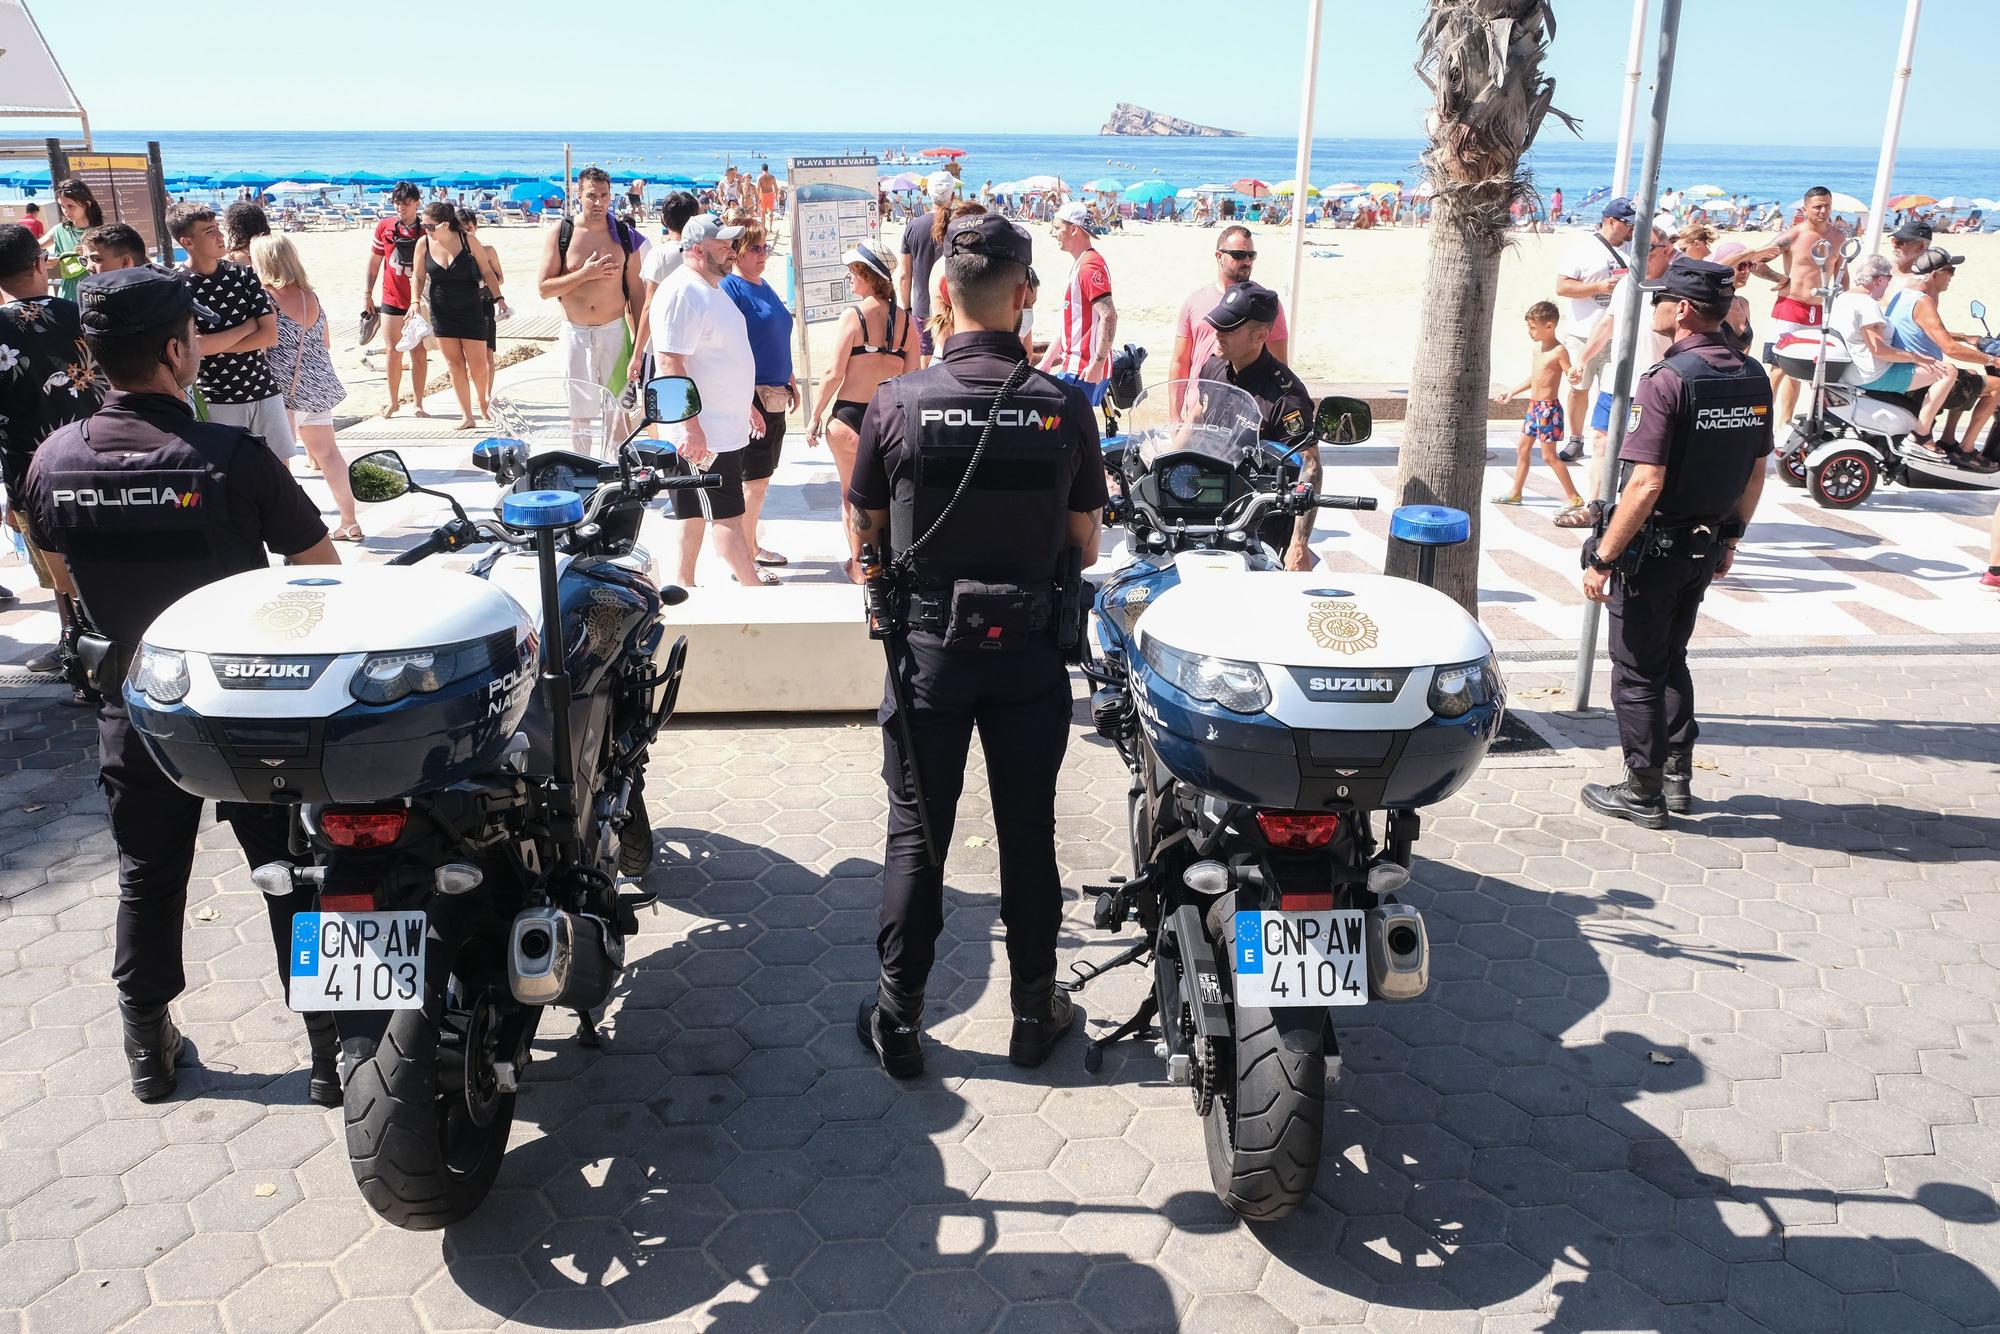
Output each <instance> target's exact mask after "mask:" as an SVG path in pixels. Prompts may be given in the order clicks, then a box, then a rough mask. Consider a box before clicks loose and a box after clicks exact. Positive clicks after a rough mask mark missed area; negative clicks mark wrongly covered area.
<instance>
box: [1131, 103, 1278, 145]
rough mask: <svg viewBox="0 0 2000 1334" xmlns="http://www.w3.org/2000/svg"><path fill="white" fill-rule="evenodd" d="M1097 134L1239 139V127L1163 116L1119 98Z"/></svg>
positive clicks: (1240, 135) (1240, 136)
mask: <svg viewBox="0 0 2000 1334" xmlns="http://www.w3.org/2000/svg"><path fill="white" fill-rule="evenodd" d="M1098 133H1099V134H1141V135H1153V136H1156V137H1158V136H1173V137H1177V138H1192V139H1241V138H1242V137H1243V131H1241V130H1218V129H1216V128H1215V127H1214V126H1213V125H1196V124H1195V123H1194V122H1193V121H1188V120H1180V119H1178V118H1177V117H1174V116H1163V115H1161V114H1160V113H1159V112H1157V111H1148V110H1146V108H1144V107H1135V106H1133V105H1132V104H1131V103H1130V102H1120V103H1119V104H1118V105H1117V106H1115V107H1113V108H1112V109H1111V119H1110V120H1107V121H1105V122H1104V128H1103V129H1101V130H1099V131H1098Z"/></svg>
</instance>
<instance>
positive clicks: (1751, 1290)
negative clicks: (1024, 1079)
mask: <svg viewBox="0 0 2000 1334" xmlns="http://www.w3.org/2000/svg"><path fill="white" fill-rule="evenodd" d="M1417 885H1422V886H1425V889H1424V890H1422V891H1418V890H1417V889H1416V886H1417ZM1404 897H1405V899H1406V901H1410V902H1413V903H1415V904H1416V905H1417V906H1419V907H1420V908H1423V909H1424V910H1425V912H1426V916H1427V918H1428V921H1429V924H1430V926H1431V931H1432V941H1433V960H1432V979H1433V980H1432V991H1431V994H1430V995H1429V997H1427V998H1426V1000H1424V1001H1421V1002H1418V1003H1415V1004H1411V1005H1405V1006H1400V1007H1397V1006H1370V1007H1369V1008H1368V1010H1366V1011H1364V1012H1363V1013H1362V1016H1361V1018H1362V1023H1360V1024H1356V1025H1353V1026H1351V1027H1348V1028H1346V1029H1345V1030H1344V1031H1343V1032H1342V1035H1341V1036H1342V1045H1343V1048H1344V1052H1345V1055H1346V1059H1347V1067H1346V1070H1345V1071H1344V1072H1343V1076H1342V1078H1341V1080H1340V1082H1339V1084H1338V1085H1337V1086H1336V1088H1335V1090H1334V1092H1333V1095H1332V1098H1331V1101H1330V1103H1329V1106H1328V1120H1327V1131H1328V1134H1327V1142H1326V1150H1325V1158H1324V1160H1323V1162H1322V1165H1321V1170H1320V1180H1319V1185H1318V1187H1317V1189H1316V1192H1315V1193H1316V1196H1317V1198H1316V1199H1315V1200H1314V1201H1313V1202H1312V1204H1311V1205H1310V1206H1309V1207H1308V1208H1307V1209H1305V1210H1302V1211H1301V1212H1300V1213H1298V1214H1296V1215H1294V1216H1293V1217H1292V1218H1290V1219H1287V1220H1284V1221H1282V1222H1279V1223H1275V1224H1268V1225H1259V1226H1257V1227H1255V1228H1254V1229H1253V1230H1254V1232H1255V1234H1256V1236H1257V1238H1258V1239H1259V1240H1260V1241H1261V1242H1263V1243H1264V1245H1265V1246H1266V1247H1267V1248H1268V1249H1269V1250H1270V1252H1271V1254H1272V1255H1273V1256H1275V1257H1277V1258H1279V1259H1280V1260H1282V1261H1283V1262H1285V1263H1286V1264H1288V1265H1290V1266H1291V1267H1293V1268H1295V1269H1296V1270H1297V1271H1298V1272H1299V1273H1300V1274H1302V1275H1304V1276H1305V1277H1307V1278H1308V1279H1310V1280H1312V1281H1313V1282H1315V1283H1318V1284H1321V1285H1323V1286H1324V1287H1325V1288H1326V1289H1327V1290H1328V1294H1327V1298H1326V1307H1325V1310H1324V1311H1323V1312H1322V1313H1321V1314H1322V1315H1323V1317H1324V1318H1325V1319H1326V1320H1327V1321H1328V1322H1329V1323H1331V1322H1333V1321H1335V1320H1346V1319H1353V1318H1355V1314H1354V1304H1355V1303H1358V1302H1363V1301H1366V1302H1374V1303H1379V1304H1381V1305H1385V1306H1391V1307H1398V1308H1404V1309H1413V1310H1452V1311H1456V1310H1463V1309H1466V1308H1473V1309H1479V1310H1484V1311H1485V1312H1487V1313H1488V1314H1495V1313H1501V1312H1543V1313H1547V1314H1549V1315H1551V1316H1553V1317H1554V1320H1555V1322H1556V1325H1555V1327H1557V1328H1563V1329H1657V1328H1661V1327H1667V1326H1672V1325H1673V1323H1674V1321H1675V1320H1676V1319H1681V1320H1684V1321H1687V1322H1690V1327H1693V1326H1695V1325H1702V1324H1703V1322H1712V1323H1713V1327H1715V1328H1723V1327H1734V1326H1733V1325H1731V1324H1730V1322H1731V1320H1732V1319H1734V1318H1735V1316H1739V1315H1740V1316H1748V1317H1750V1318H1751V1319H1752V1320H1756V1321H1760V1322H1763V1323H1766V1324H1768V1325H1770V1327H1772V1328H1779V1329H1813V1330H1826V1329H1840V1328H1857V1329H1859V1328H1867V1329H1889V1328H1918V1327H1928V1326H1929V1325H1934V1324H1943V1323H1948V1321H1949V1320H1959V1321H1966V1322H1969V1323H1983V1322H1984V1321H1988V1320H1993V1319H1996V1318H2000V1290H1997V1289H1996V1288H1995V1287H1994V1285H1993V1282H1992V1280H1991V1278H1989V1277H1988V1276H1987V1275H1985V1274H1984V1273H1982V1272H1981V1271H1980V1270H1979V1269H1978V1268H1976V1267H1975V1266H1974V1265H1972V1264H1970V1263H1968V1262H1967V1261H1965V1260H1962V1259H1959V1258H1958V1257H1956V1256H1953V1255H1951V1254H1948V1253H1946V1252H1945V1251H1944V1250H1943V1249H1941V1248H1940V1247H1938V1246H1935V1245H1933V1244H1931V1243H1930V1242H1928V1241H1926V1240H1924V1239H1923V1237H1924V1234H1925V1233H1926V1232H1927V1231H1932V1230H1937V1231H1938V1232H1939V1235H1940V1236H1941V1235H1942V1233H1941V1229H1934V1228H1927V1227H1925V1226H1922V1225H1920V1224H1912V1225H1910V1226H1907V1227H1905V1226H1903V1225H1902V1224H1901V1222H1900V1221H1899V1220H1901V1219H1911V1220H1915V1219H1918V1218H1919V1217H1920V1216H1921V1215H1923V1214H1926V1213H1928V1214H1931V1215H1933V1216H1936V1217H1940V1218H1945V1219H1951V1220H1955V1221H1962V1222H1963V1221H1972V1222H1982V1221H1989V1220H1993V1219H1995V1218H1996V1217H2000V1214H1996V1210H1995V1206H1994V1202H1993V1200H1992V1199H1991V1198H1990V1197H1989V1196H1988V1195H1987V1194H1986V1193H1985V1192H1983V1191H1981V1190H1978V1189H1974V1188H1971V1187H1966V1186H1951V1185H1943V1184H1929V1185H1925V1186H1921V1187H1919V1188H1918V1189H1917V1190H1916V1191H1915V1192H1914V1198H1912V1196H1910V1195H1899V1194H1895V1193H1884V1192H1881V1191H1866V1190H1863V1191H1847V1190H1837V1189H1834V1188H1832V1187H1830V1186H1825V1185H1822V1184H1820V1183H1819V1182H1817V1181H1815V1180H1814V1179H1813V1178H1811V1177H1809V1176H1807V1175H1806V1174H1804V1173H1801V1172H1796V1171H1792V1170H1790V1169H1789V1168H1776V1167H1761V1168H1757V1169H1755V1170H1753V1171H1749V1172H1743V1173H1741V1176H1742V1177H1744V1178H1748V1179H1754V1180H1756V1181H1758V1182H1766V1181H1773V1180H1778V1179H1780V1178H1782V1179H1783V1180H1784V1181H1785V1183H1786V1184H1784V1185H1773V1184H1732V1181H1731V1173H1732V1170H1733V1169H1736V1168H1738V1167H1739V1165H1738V1164H1735V1163H1732V1162H1731V1161H1729V1160H1728V1159H1726V1158H1724V1157H1722V1156H1721V1155H1719V1154H1716V1153H1714V1152H1711V1151H1709V1150H1706V1149H1700V1148H1694V1147H1691V1146H1689V1145H1687V1144H1684V1143H1683V1142H1682V1141H1681V1140H1679V1139H1676V1138H1671V1137H1670V1136H1672V1135H1677V1134H1678V1133H1679V1128H1680V1124H1681V1122H1680V1115H1681V1112H1682V1111H1683V1110H1691V1109H1696V1108H1710V1109H1714V1108H1722V1107H1727V1106H1728V1105H1729V1103H1730V1101H1731V1096H1732V1090H1731V1081H1730V1080H1729V1079H1728V1077H1725V1076H1722V1075H1720V1074H1713V1073H1711V1071H1710V1070H1709V1068H1708V1064H1707V1062H1706V1060H1705V1059H1704V1057H1703V1056H1702V1055H1701V1054H1700V1052H1699V1050H1689V1049H1688V1048H1686V1047H1682V1046H1670V1045H1664V1044H1662V1043H1660V1042H1658V1041H1657V1040H1649V1039H1648V1038H1646V1037H1644V1036H1641V1035H1640V1034H1639V1033H1636V1032H1632V1031H1628V1030H1627V1029H1625V1028H1624V1027H1621V1018H1622V1015H1623V1014H1624V1013H1626V1012H1630V1013H1633V1014H1634V1016H1635V1018H1636V1017H1639V1016H1643V1015H1644V1013H1645V1011H1646V1009H1647V1006H1648V996H1647V995H1646V989H1645V988H1644V987H1643V981H1644V979H1645V977H1646V972H1645V968H1646V967H1647V965H1639V966H1637V967H1636V968H1634V969H1633V970H1631V971H1630V973H1629V975H1628V970H1627V969H1626V968H1625V967H1624V965H1623V964H1622V963H1621V965H1620V967H1619V970H1618V971H1619V978H1618V981H1617V982H1616V983H1615V984H1614V982H1613V980H1612V975H1611V971H1610V969H1609V964H1610V962H1611V960H1612V959H1613V958H1614V957H1616V956H1618V954H1619V953H1620V951H1621V949H1622V948H1623V946H1624V945H1625V944H1626V943H1627V941H1628V940H1629V941H1633V942H1634V943H1637V942H1639V941H1643V944H1644V945H1645V949H1644V951H1643V953H1644V954H1646V955H1648V956H1651V957H1652V958H1656V959H1658V958H1667V959H1677V960H1680V961H1682V962H1693V963H1700V964H1707V965H1711V966H1714V967H1718V968H1723V969H1732V968H1734V967H1735V965H1736V963H1737V962H1738V961H1740V960H1741V959H1742V958H1744V957H1746V956H1743V955H1741V954H1739V953H1737V952H1734V951H1727V950H1722V949H1719V948H1715V947H1695V948H1684V947H1682V946H1680V945H1679V944H1677V943H1676V942H1673V941H1667V940H1662V939H1659V938H1658V937H1644V936H1627V935H1626V934H1624V933H1622V932H1621V933H1617V934H1605V933H1602V932H1600V931H1597V930H1595V929H1594V928H1593V929H1591V930H1586V929H1585V922H1584V921H1583V919H1585V918H1587V917H1590V916H1592V915H1593V914H1596V913H1600V912H1601V911H1602V910H1603V907H1604V900H1605V898H1606V896H1605V895H1604V894H1602V893H1593V894H1591V895H1588V896H1586V895H1581V894H1562V893H1549V892H1545V891H1541V890H1537V889H1533V888H1530V887H1528V886H1524V885H1521V884H1517V883H1512V882H1509V881H1506V880H1504V879H1498V878H1494V877H1474V876H1473V875H1471V874H1470V873H1468V872H1465V871H1462V870H1459V869H1457V868H1452V867H1445V866H1441V865H1439V864H1436V863H1431V864H1428V865H1425V864H1423V863H1420V864H1419V866H1418V868H1417V874H1416V877H1415V880H1414V882H1413V886H1412V889H1411V891H1409V892H1407V893H1406V894H1405V895H1404ZM1620 898H1621V899H1622V906H1623V907H1624V908H1626V909H1627V910H1628V912H1629V913H1632V914H1634V915H1636V914H1637V913H1638V912H1640V911H1642V910H1643V909H1644V908H1646V907H1648V906H1650V903H1651V901H1650V900H1649V899H1648V898H1647V897H1646V896H1644V895H1641V894H1635V893H1631V892H1629V891H1628V892H1625V893H1624V894H1622V895H1621V896H1620ZM1751 957H1757V956H1751ZM1763 957H1769V956H1763ZM1635 980H1636V981H1639V982H1640V983H1641V986H1640V987H1636V988H1635V987H1634V986H1633V985H1632V984H1633V982H1634V981H1635ZM1614 999H1615V1001H1616V1003H1615V1005H1614V1004H1610V1003H1611V1002H1613V1001H1614ZM1607 1006H1609V1008H1611V1009H1615V1010H1616V1011H1618V1012H1619V1013H1614V1014H1604V1013H1600V1011H1603V1010H1605V1009H1606V1008H1607ZM1634 1026H1635V1027H1638V1026H1643V1020H1642V1021H1641V1022H1640V1023H1639V1024H1635V1025H1634ZM1749 1041H1750V1039H1748V1038H1747V1037H1744V1036H1743V1035H1741V1034H1736V1033H1728V1034H1724V1035H1722V1037H1721V1038H1719V1039H1718V1038H1717V1037H1715V1036H1712V1035H1711V1036H1707V1037H1701V1038H1697V1039H1696V1042H1697V1045H1698V1047H1700V1046H1706V1047H1707V1048H1708V1049H1711V1050H1714V1051H1716V1052H1717V1056H1716V1058H1715V1059H1717V1060H1721V1059H1722V1056H1723V1055H1724V1054H1729V1055H1731V1056H1735V1057H1738V1058H1739V1059H1740V1053H1739V1052H1738V1051H1737V1050H1736V1044H1741V1043H1746V1042H1749ZM1717 1043H1721V1044H1723V1045H1714V1044H1717ZM1765 1054H1766V1055H1769V1056H1770V1058H1771V1061H1772V1062H1773V1064H1774V1065H1775V1062H1776V1059H1777V1058H1776V1057H1775V1055H1773V1054H1770V1053H1765ZM1735 1115H1742V1113H1735ZM1663 1127H1665V1128H1663ZM1772 1138H1773V1141H1774V1142H1775V1140H1776V1136H1775V1134H1774V1135H1773V1136H1772ZM1773 1156H1774V1157H1775V1154H1774V1155H1773ZM1857 1205H1867V1206H1869V1208H1868V1209H1867V1210H1866V1211H1865V1212H1863V1211H1855V1212H1853V1213H1852V1214H1851V1215H1850V1210H1851V1209H1852V1208H1853V1206H1857ZM1836 1211H1838V1213H1839V1217H1840V1221H1841V1222H1843V1223H1847V1222H1849V1219H1850V1216H1851V1217H1852V1218H1854V1219H1856V1220H1860V1219H1864V1218H1865V1220H1866V1222H1867V1223H1868V1224H1869V1226H1868V1227H1867V1228H1866V1230H1865V1231H1864V1230H1862V1229H1861V1228H1860V1227H1859V1226H1858V1224H1857V1225H1855V1226H1854V1227H1852V1228H1851V1229H1848V1230H1843V1231H1841V1233H1840V1234H1838V1235H1836V1234H1835V1230H1834V1229H1830V1228H1828V1227H1824V1226H1812V1227H1810V1229H1809V1230H1808V1231H1806V1232H1804V1233H1798V1232H1793V1233H1790V1234H1788V1231H1787V1229H1788V1228H1790V1227H1794V1226H1795V1225H1799V1224H1801V1223H1806V1224H1813V1225H1818V1224H1832V1223H1833V1222H1834V1221H1835V1216H1836ZM1842 1293H1846V1294H1850V1295H1849V1296H1848V1297H1847V1299H1846V1302H1847V1305H1846V1308H1845V1311H1843V1306H1842V1296H1841V1294H1842ZM1725 1304H1726V1305H1725ZM1863 1311H1869V1312H1872V1313H1873V1314H1872V1315H1869V1316H1867V1317H1866V1318H1864V1317H1863V1315H1862V1312H1863ZM1941 1314H1942V1316H1944V1317H1946V1318H1947V1319H1946V1320H1940V1315H1941ZM1704 1327H1706V1326H1704ZM1746 1327H1747V1326H1746Z"/></svg>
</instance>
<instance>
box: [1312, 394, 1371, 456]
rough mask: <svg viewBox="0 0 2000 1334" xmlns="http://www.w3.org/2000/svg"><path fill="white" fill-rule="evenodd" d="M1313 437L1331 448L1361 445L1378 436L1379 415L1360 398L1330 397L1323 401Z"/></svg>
mask: <svg viewBox="0 0 2000 1334" xmlns="http://www.w3.org/2000/svg"><path fill="white" fill-rule="evenodd" d="M1313 434H1314V435H1316V436H1318V437H1319V438H1320V441H1321V442H1322V443H1324V444H1329V445H1358V444H1360V443H1361V442H1362V441H1364V440H1366V439H1368V438H1369V437H1370V436H1372V435H1374V434H1375V414H1374V412H1373V411H1372V410H1371V409H1370V408H1369V406H1368V405H1367V404H1366V403H1365V402H1363V401H1362V400H1360V399H1358V398H1347V397H1345V396H1343V395H1340V394H1330V395H1328V396H1327V397H1325V398H1323V399H1321V400H1320V401H1319V411H1318V412H1317V413H1316V414H1315V415H1314V417H1313Z"/></svg>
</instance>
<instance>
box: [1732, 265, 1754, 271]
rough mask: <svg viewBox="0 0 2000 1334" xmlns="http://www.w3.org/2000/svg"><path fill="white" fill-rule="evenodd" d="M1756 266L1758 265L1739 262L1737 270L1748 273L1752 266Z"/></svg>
mask: <svg viewBox="0 0 2000 1334" xmlns="http://www.w3.org/2000/svg"><path fill="white" fill-rule="evenodd" d="M1754 267H1756V266H1755V265H1751V264H1738V265H1737V266H1736V271H1737V272H1738V273H1748V272H1750V270H1751V269H1752V268H1754Z"/></svg>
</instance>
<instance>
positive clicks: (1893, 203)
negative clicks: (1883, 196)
mask: <svg viewBox="0 0 2000 1334" xmlns="http://www.w3.org/2000/svg"><path fill="white" fill-rule="evenodd" d="M1935 203H1937V200H1935V199H1933V198H1931V197H1930V196H1929V195H1897V196H1896V197H1895V198H1894V199H1891V200H1890V201H1889V207H1890V208H1929V207H1930V206H1931V205H1932V204H1935ZM1835 207H1839V206H1838V205H1835Z"/></svg>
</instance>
